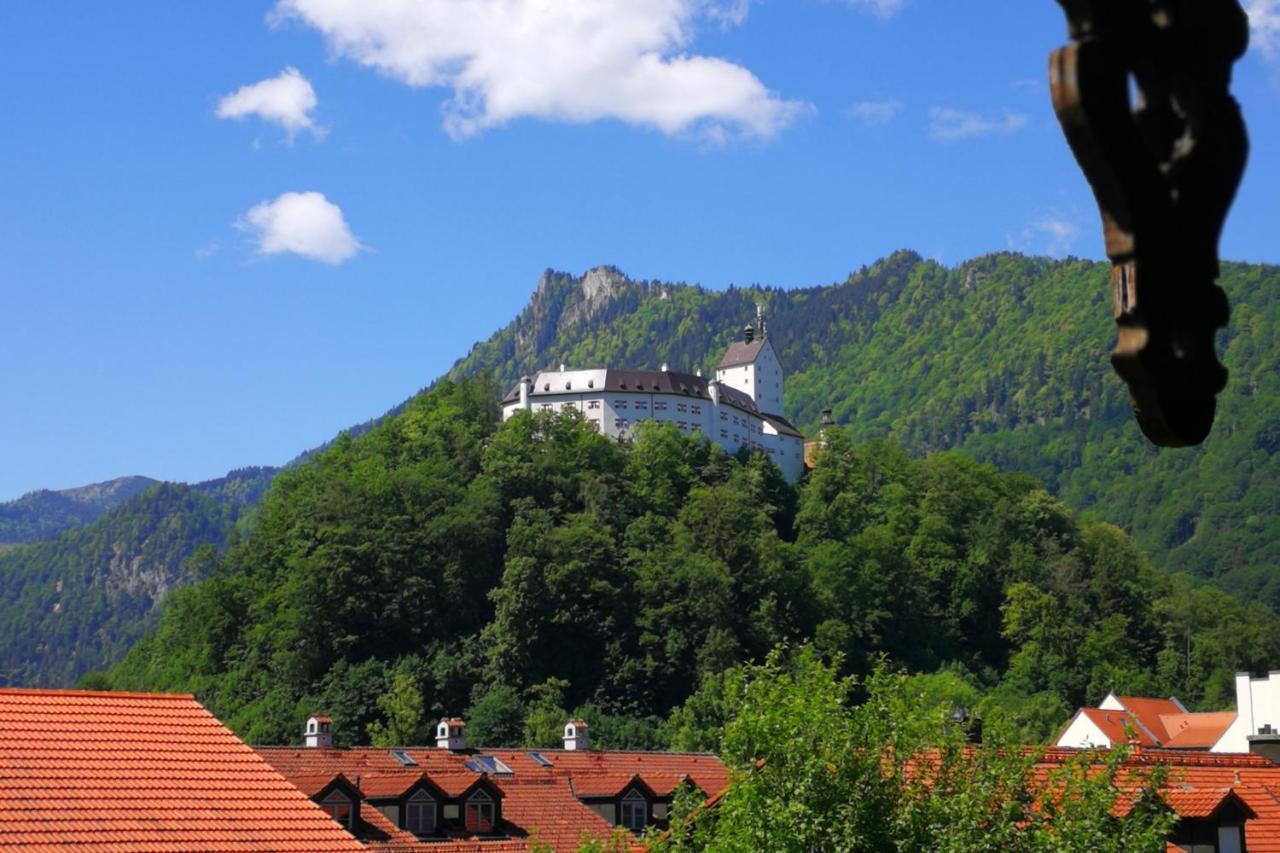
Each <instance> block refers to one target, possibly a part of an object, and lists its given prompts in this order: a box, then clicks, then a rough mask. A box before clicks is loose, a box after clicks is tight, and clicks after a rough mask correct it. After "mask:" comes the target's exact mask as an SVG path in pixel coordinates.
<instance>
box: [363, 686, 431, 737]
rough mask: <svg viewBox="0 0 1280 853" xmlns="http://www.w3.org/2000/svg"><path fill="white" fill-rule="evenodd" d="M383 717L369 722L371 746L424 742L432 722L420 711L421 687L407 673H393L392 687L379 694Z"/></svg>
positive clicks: (422, 706) (421, 703)
mask: <svg viewBox="0 0 1280 853" xmlns="http://www.w3.org/2000/svg"><path fill="white" fill-rule="evenodd" d="M378 709H379V710H380V711H382V719H380V720H375V721H374V722H372V723H370V724H369V743H370V744H372V745H373V746H399V745H403V744H420V743H426V742H427V736H428V735H429V734H430V733H431V721H430V720H428V719H427V718H426V716H425V714H424V713H423V711H424V704H423V701H422V689H421V688H420V687H419V686H418V680H417V679H416V678H414V677H413V675H411V674H410V673H408V672H400V673H397V674H396V677H395V679H394V680H393V681H392V682H391V690H389V691H388V692H386V693H384V694H382V695H381V696H379V697H378Z"/></svg>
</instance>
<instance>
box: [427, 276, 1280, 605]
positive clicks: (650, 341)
mask: <svg viewBox="0 0 1280 853" xmlns="http://www.w3.org/2000/svg"><path fill="white" fill-rule="evenodd" d="M606 274H607V277H609V278H610V279H611V281H612V287H611V288H610V290H609V293H608V297H607V298H604V297H602V296H601V294H600V293H599V292H598V291H596V290H592V289H591V288H589V287H588V286H587V283H585V282H583V281H582V280H580V279H576V278H574V277H572V276H568V275H565V274H562V273H555V272H551V271H548V272H547V273H546V274H544V275H543V277H542V281H541V282H540V283H539V286H538V290H537V292H536V293H535V294H534V296H533V299H532V301H531V302H530V304H529V306H528V307H527V308H526V309H525V310H524V311H523V312H522V313H521V314H520V316H519V317H518V318H516V320H515V321H514V322H512V323H511V324H510V325H508V326H507V327H505V328H504V329H502V330H500V331H499V332H497V333H495V334H494V335H493V336H492V337H491V338H489V339H488V340H487V341H484V342H482V343H479V344H477V345H476V346H475V347H474V348H473V349H472V351H471V352H470V353H469V354H468V355H467V356H466V357H465V358H463V359H461V360H459V362H458V363H457V364H456V365H455V366H454V367H453V369H452V370H451V371H450V374H449V375H450V376H451V377H452V378H455V379H457V378H461V377H464V376H477V375H484V376H492V377H495V378H496V379H497V380H498V381H499V382H500V383H501V385H502V387H503V388H504V389H507V388H511V387H512V386H513V385H514V384H515V382H516V380H517V379H518V378H519V377H520V376H521V375H522V374H525V373H532V372H534V371H536V370H538V369H540V368H545V367H548V366H551V365H556V364H559V363H561V362H565V363H568V364H571V365H575V366H580V367H604V366H609V365H612V366H625V367H636V368H644V367H648V368H651V369H654V368H657V366H658V365H659V364H661V363H662V362H670V363H671V365H672V366H673V369H678V370H687V371H689V372H692V371H693V370H694V369H695V368H701V369H702V370H703V372H704V373H708V372H709V371H710V370H712V369H713V368H714V367H715V364H716V360H717V359H718V358H719V357H720V355H721V353H722V352H723V351H724V348H725V346H726V345H727V344H728V342H729V340H730V339H731V338H732V337H733V336H734V335H735V334H736V333H737V330H739V329H741V327H742V324H743V322H744V321H745V320H746V319H747V318H750V317H752V316H754V312H755V309H754V304H755V302H757V301H763V302H765V303H767V305H768V312H769V318H770V319H769V334H770V339H771V340H772V341H773V343H774V346H775V347H776V348H777V349H778V351H779V355H780V357H781V359H782V362H783V364H784V365H785V367H786V369H787V383H786V389H785V390H786V407H787V414H788V415H789V416H791V419H792V420H793V421H795V422H796V423H797V424H799V425H800V426H801V428H802V429H803V430H805V431H806V432H808V433H810V434H812V433H813V432H814V431H815V430H816V428H817V425H818V420H819V413H820V411H821V410H822V409H824V408H827V407H831V408H832V409H833V410H834V412H835V416H836V419H837V420H838V421H839V422H841V423H843V424H845V425H846V426H847V427H848V429H849V435H850V439H851V440H852V441H853V442H854V443H857V444H864V443H866V442H868V441H871V440H874V439H882V438H889V439H892V440H893V441H895V442H897V443H898V444H901V445H902V446H904V447H906V448H907V449H909V450H910V451H911V452H912V453H915V454H920V453H926V452H932V451H937V450H944V449H958V450H960V451H961V452H963V453H964V454H965V455H966V456H969V457H971V458H974V459H978V460H980V461H984V462H990V463H992V464H995V465H996V466H997V467H999V468H1001V469H1002V470H1008V471H1022V472H1026V473H1028V474H1031V475H1033V476H1034V477H1035V478H1036V479H1037V480H1038V481H1040V482H1042V483H1043V484H1044V485H1045V486H1046V487H1047V489H1048V490H1049V491H1050V492H1051V493H1052V494H1055V495H1057V496H1059V497H1060V498H1062V499H1063V500H1064V501H1065V502H1066V503H1067V504H1068V505H1070V506H1072V507H1074V508H1075V509H1077V510H1078V511H1080V512H1081V513H1083V514H1084V515H1085V516H1086V517H1090V518H1099V519H1103V520H1106V521H1109V522H1111V523H1113V524H1116V525H1119V526H1120V527H1122V528H1123V529H1125V530H1126V531H1128V532H1129V533H1130V534H1131V535H1133V536H1134V538H1135V541H1136V542H1137V543H1138V545H1139V546H1140V547H1141V548H1142V549H1143V550H1144V551H1146V552H1147V553H1149V554H1151V555H1152V556H1153V557H1154V558H1155V559H1156V561H1157V563H1158V564H1159V565H1160V567H1161V568H1164V569H1169V570H1185V571H1188V572H1191V573H1192V574H1194V575H1195V576H1196V577H1198V578H1200V579H1202V580H1204V581H1207V582H1209V583H1212V584H1215V585H1217V586H1220V587H1221V588H1223V589H1225V590H1227V591H1228V592H1232V593H1234V594H1236V595H1238V596H1240V597H1241V599H1242V600H1254V599H1255V598H1257V599H1258V600H1261V601H1263V602H1264V603H1267V604H1269V605H1270V606H1271V607H1272V608H1273V609H1280V577H1278V576H1277V575H1276V573H1275V572H1274V571H1273V569H1274V567H1275V566H1276V565H1277V564H1278V563H1280V527H1278V526H1277V525H1280V520H1278V519H1280V512H1277V508H1278V507H1280V477H1278V476H1277V467H1276V466H1277V461H1276V460H1277V459H1278V458H1280V456H1278V455H1277V453H1276V451H1277V450H1280V426H1277V424H1280V373H1278V372H1277V371H1276V370H1275V365H1276V364H1277V363H1280V268H1277V267H1274V266H1266V265H1248V264H1231V263H1228V264H1224V265H1223V274H1222V279H1221V283H1222V286H1223V287H1224V288H1225V289H1226V291H1227V294H1228V295H1229V296H1230V298H1231V302H1232V316H1231V326H1230V329H1229V330H1228V331H1227V332H1225V333H1223V334H1222V335H1221V336H1220V342H1221V350H1222V353H1223V359H1224V362H1225V364H1226V365H1227V367H1228V368H1229V369H1230V371H1231V381H1230V383H1229V385H1228V386H1227V389H1226V390H1225V392H1224V393H1223V394H1222V395H1221V397H1220V398H1219V406H1218V411H1219V415H1218V423H1217V426H1216V427H1215V428H1214V431H1213V434H1212V435H1211V436H1210V437H1209V439H1208V441H1206V442H1205V444H1204V445H1203V446H1202V447H1200V448H1197V449H1194V450H1180V451H1160V450H1158V449H1157V448H1154V447H1152V446H1151V445H1149V444H1148V443H1147V442H1146V441H1145V440H1144V439H1143V438H1142V436H1141V434H1140V433H1139V431H1138V429H1137V427H1136V426H1135V424H1134V423H1133V419H1132V416H1131V414H1130V412H1129V406H1128V403H1127V401H1126V395H1125V389H1124V385H1123V383H1122V382H1121V380H1120V379H1119V378H1118V377H1117V376H1115V375H1114V374H1113V373H1112V371H1111V368H1110V364H1109V362H1108V358H1107V355H1108V351H1109V349H1110V348H1111V347H1112V345H1113V342H1114V339H1115V331H1114V324H1113V322H1112V319H1111V316H1112V312H1111V306H1110V295H1109V294H1110V283H1109V282H1110V268H1109V266H1108V265H1107V264H1100V263H1093V262H1088V261H1081V260H1076V259H1068V260H1063V261H1052V260H1048V259H1044V258H1027V257H1023V256H1021V255H1016V254H996V255H990V256H986V257H982V258H977V259H975V260H972V261H969V262H966V263H964V264H961V265H959V266H957V267H954V268H946V267H943V266H941V265H940V264H937V263H935V262H933V261H928V260H924V259H922V258H920V257H919V256H918V255H916V254H914V253H911V252H899V253H897V254H895V255H893V256H891V257H889V258H887V259H885V260H883V261H881V262H879V263H877V264H875V265H873V266H870V267H864V268H862V269H861V270H859V271H858V272H856V273H854V274H852V275H850V276H849V277H848V279H847V280H846V281H844V282H842V283H839V284H835V285H832V286H829V287H812V288H803V289H798V290H785V291H784V290H776V289H769V288H758V287H752V288H734V287H731V288H729V289H727V290H724V291H709V290H703V289H701V288H698V287H692V286H688V285H680V284H661V283H654V282H627V281H626V280H625V279H623V278H622V276H621V275H620V274H619V273H617V271H616V270H613V271H606ZM640 473H643V467H641V468H640ZM676 479H677V481H679V476H678V475H677V477H676ZM664 490H665V491H664ZM649 492H650V493H649V494H648V495H647V497H648V499H650V500H653V501H654V502H655V506H663V505H664V504H663V501H664V500H665V501H670V500H672V499H673V498H672V497H669V496H667V495H668V494H669V493H670V492H671V487H669V486H667V485H666V484H663V483H655V484H654V485H653V486H652V487H649ZM834 627H835V626H833V628H834ZM845 627H847V628H849V629H850V630H855V629H857V627H858V626H845Z"/></svg>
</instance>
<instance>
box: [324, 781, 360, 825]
mask: <svg viewBox="0 0 1280 853" xmlns="http://www.w3.org/2000/svg"><path fill="white" fill-rule="evenodd" d="M320 808H322V809H323V810H324V812H325V814H327V815H329V817H331V818H333V819H334V820H336V821H337V822H338V823H340V824H342V825H343V826H345V827H346V828H347V829H350V828H351V814H352V812H353V809H352V808H351V798H350V797H348V796H347V795H346V794H344V793H342V792H341V791H336V790H335V791H330V792H329V793H328V795H326V796H325V798H324V799H323V800H321V801H320Z"/></svg>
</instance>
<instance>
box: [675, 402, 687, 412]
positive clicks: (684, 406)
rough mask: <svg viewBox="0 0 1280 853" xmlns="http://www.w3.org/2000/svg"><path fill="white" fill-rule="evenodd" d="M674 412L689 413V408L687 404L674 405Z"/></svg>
mask: <svg viewBox="0 0 1280 853" xmlns="http://www.w3.org/2000/svg"><path fill="white" fill-rule="evenodd" d="M676 411H677V412H687V411H689V406H688V404H687V403H676Z"/></svg>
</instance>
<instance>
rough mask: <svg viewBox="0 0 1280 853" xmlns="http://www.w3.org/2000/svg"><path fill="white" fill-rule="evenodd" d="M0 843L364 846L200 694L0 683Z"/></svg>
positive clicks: (179, 848) (137, 847)
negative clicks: (9, 686)
mask: <svg viewBox="0 0 1280 853" xmlns="http://www.w3.org/2000/svg"><path fill="white" fill-rule="evenodd" d="M0 849H21V850H24V851H34V853H40V851H53V850H61V851H68V850H70V851H84V852H85V853H90V852H91V851H123V850H128V851H138V853H146V851H154V853H163V852H164V851H173V853H200V851H210V852H211V851H220V853H221V851H226V853H230V852H231V851H249V850H255V851H265V850H272V851H295V850H296V851H344V853H355V851H359V850H361V849H363V848H362V847H361V845H360V844H359V843H358V842H356V840H355V839H354V838H352V837H351V836H350V835H349V834H348V833H347V832H345V831H344V830H343V829H342V828H341V827H340V826H338V824H336V823H334V821H332V820H331V819H330V818H329V817H328V816H327V815H326V814H325V813H324V812H323V811H321V810H320V809H319V808H317V807H316V806H315V805H314V804H313V803H312V802H310V801H309V800H308V799H307V797H306V796H305V795H303V794H302V792H300V791H299V790H298V789H297V788H296V787H295V786H294V785H292V784H290V783H289V782H288V781H287V780H286V779H285V778H284V776H282V775H281V774H280V773H279V772H277V771H276V770H274V769H273V768H272V767H271V765H270V764H268V763H267V762H265V761H263V760H262V759H261V758H260V757H259V756H258V755H257V754H256V753H255V752H254V751H253V750H252V749H250V748H249V747H248V746H246V745H245V744H244V743H242V742H241V741H240V740H239V739H238V738H237V737H236V736H235V735H234V734H232V733H231V732H230V731H229V730H228V729H227V728H226V727H225V726H223V725H222V723H220V722H218V720H217V719H216V718H215V717H214V716H213V715H212V714H210V713H209V712H208V711H207V710H205V709H204V707H203V706H201V705H200V703H199V702H197V701H196V700H195V698H194V697H192V696H189V695H172V694H138V693H99V692H90V691H71V690H20V689H0Z"/></svg>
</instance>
